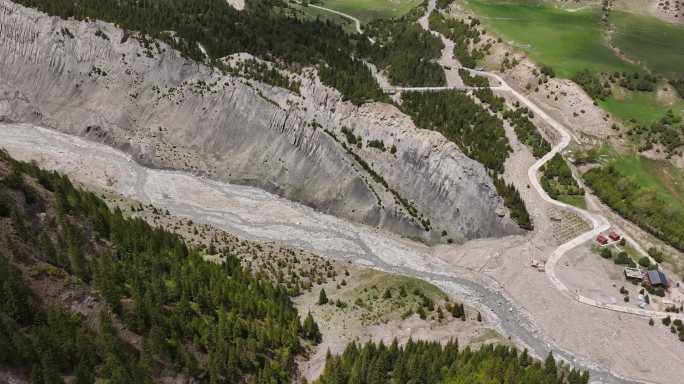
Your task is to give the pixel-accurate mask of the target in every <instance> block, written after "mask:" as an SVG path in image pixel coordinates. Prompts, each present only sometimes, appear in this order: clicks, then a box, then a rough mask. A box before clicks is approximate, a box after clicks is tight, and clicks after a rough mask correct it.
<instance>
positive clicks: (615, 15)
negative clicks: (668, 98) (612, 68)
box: [610, 11, 684, 78]
mask: <svg viewBox="0 0 684 384" xmlns="http://www.w3.org/2000/svg"><path fill="white" fill-rule="evenodd" d="M610 22H611V23H612V24H613V25H614V26H615V35H614V37H613V44H614V45H615V46H617V47H619V48H620V50H622V51H623V52H624V53H625V54H626V55H627V56H628V57H630V58H631V59H635V60H639V62H641V63H642V64H643V65H645V66H646V68H648V69H650V70H651V71H653V72H654V73H657V74H660V75H663V76H665V77H668V78H684V26H676V25H673V24H668V23H665V22H662V21H660V20H658V19H655V18H652V17H646V16H639V15H635V14H631V13H626V12H617V11H614V12H612V13H611V16H610Z"/></svg>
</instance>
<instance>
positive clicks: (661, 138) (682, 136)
mask: <svg viewBox="0 0 684 384" xmlns="http://www.w3.org/2000/svg"><path fill="white" fill-rule="evenodd" d="M627 134H628V135H629V136H630V137H631V139H632V140H633V141H634V142H636V144H637V146H638V148H639V150H640V151H647V150H649V149H652V148H653V146H654V145H655V144H660V145H661V146H662V147H663V149H664V151H665V153H666V154H667V155H668V157H670V156H672V155H675V154H681V147H682V146H684V124H682V118H681V117H680V116H679V115H677V114H675V113H674V112H673V111H672V110H671V109H670V110H668V111H667V112H665V115H663V117H662V118H661V119H660V120H658V121H656V122H654V123H652V124H650V125H649V124H638V125H635V126H634V127H633V128H632V129H630V130H629V131H627Z"/></svg>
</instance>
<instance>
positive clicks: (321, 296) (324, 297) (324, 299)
mask: <svg viewBox="0 0 684 384" xmlns="http://www.w3.org/2000/svg"><path fill="white" fill-rule="evenodd" d="M324 304H328V296H327V295H326V294H325V289H324V288H321V292H320V293H319V294H318V305H324Z"/></svg>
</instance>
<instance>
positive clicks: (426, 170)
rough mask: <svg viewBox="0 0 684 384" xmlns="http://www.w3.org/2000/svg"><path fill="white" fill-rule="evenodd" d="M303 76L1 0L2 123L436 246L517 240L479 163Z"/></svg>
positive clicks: (380, 107) (391, 113)
mask: <svg viewBox="0 0 684 384" xmlns="http://www.w3.org/2000/svg"><path fill="white" fill-rule="evenodd" d="M300 79H301V81H302V87H301V94H295V93H292V92H289V91H287V90H284V89H280V88H275V87H271V86H268V85H266V84H262V83H258V82H254V81H252V80H248V79H244V78H240V77H233V76H226V75H223V74H221V73H219V72H218V71H216V70H213V69H212V68H210V67H207V66H204V65H201V64H197V63H195V62H192V61H190V60H187V59H185V58H183V57H181V55H180V54H179V53H178V52H176V51H174V50H173V49H171V48H169V47H168V46H166V45H164V44H161V43H159V44H157V43H152V44H147V45H146V44H144V43H142V42H141V41H140V40H138V39H135V38H130V37H128V34H127V33H125V32H124V31H122V30H121V29H118V28H117V27H115V26H114V25H112V24H108V23H103V22H95V21H92V22H80V21H74V20H61V19H59V18H56V17H50V16H47V15H45V14H42V13H39V12H37V11H35V10H31V9H27V8H24V7H22V6H18V5H15V4H14V3H12V2H10V1H8V0H0V119H5V120H9V121H18V122H30V123H33V124H38V125H43V126H47V127H51V128H54V129H57V130H60V131H63V132H67V133H70V134H75V135H81V136H86V137H88V138H90V139H92V140H97V141H101V142H105V143H107V144H109V145H112V146H114V147H117V148H120V149H123V150H126V151H128V152H129V153H131V154H133V155H134V156H135V158H136V159H137V161H139V162H140V163H142V164H145V165H148V166H152V167H158V168H173V169H180V170H186V171H189V172H194V173H199V174H203V175H207V176H208V177H212V178H216V179H220V180H224V181H230V182H234V183H243V184H249V185H254V186H258V187H261V188H264V189H266V190H269V191H273V192H277V193H279V194H281V195H282V196H284V197H286V198H289V199H292V200H295V201H299V202H302V203H305V204H307V205H310V206H312V207H314V208H316V209H318V210H321V211H324V212H327V213H332V214H335V215H338V216H341V217H345V218H348V219H351V220H354V221H357V222H362V223H365V224H369V225H372V226H379V227H382V228H385V229H389V230H392V231H394V232H396V233H399V234H402V235H405V236H409V237H417V238H422V239H424V240H426V241H428V242H438V241H445V240H446V238H448V237H450V238H452V239H454V241H457V242H461V241H465V240H467V239H473V238H479V237H494V236H503V235H508V234H513V233H520V230H519V229H518V228H517V226H516V225H515V224H514V223H513V222H512V221H511V220H510V218H509V217H508V215H507V213H506V210H505V209H504V208H503V204H502V199H501V198H500V197H499V196H497V194H496V192H495V189H494V186H493V184H492V181H491V179H490V178H489V177H488V176H487V174H486V171H485V169H484V168H483V167H482V165H480V164H479V163H477V162H475V161H473V160H471V159H469V158H467V157H466V156H465V155H463V153H462V152H461V151H460V150H459V149H458V148H457V147H456V146H455V145H454V144H452V143H450V142H448V141H446V140H445V139H444V137H443V136H441V135H440V134H438V133H435V132H430V131H425V130H419V129H416V127H415V126H414V124H413V123H412V122H411V120H410V118H408V117H407V116H405V115H404V114H402V113H401V112H399V111H398V110H397V109H396V108H395V107H394V106H391V105H387V104H381V103H374V104H367V105H364V106H361V107H356V106H354V105H352V104H350V103H347V102H344V101H343V100H342V98H341V96H340V95H339V93H338V92H337V91H335V90H333V89H331V88H328V87H326V86H323V85H322V84H320V82H319V81H318V80H317V77H316V75H315V71H314V70H305V71H304V72H303V73H302V74H301V75H300ZM343 127H344V128H347V129H349V130H351V131H353V133H354V135H356V136H361V138H362V141H363V145H362V147H361V148H359V147H357V146H354V145H348V144H347V145H342V143H347V139H346V137H345V135H344V134H343V133H342V129H343ZM370 140H380V141H382V142H383V144H384V145H385V147H386V149H387V150H386V151H381V150H379V149H377V148H373V147H369V146H368V145H367V144H368V142H369V141H370ZM0 145H1V143H0ZM393 145H394V146H395V147H396V153H391V151H390V148H391V147H392V146H393ZM350 150H351V151H352V152H353V153H352V152H350ZM364 163H365V164H364ZM428 220H429V224H428ZM426 227H429V228H431V230H429V231H427V230H426ZM443 230H446V231H447V234H448V235H447V236H442V235H441V233H442V231H443Z"/></svg>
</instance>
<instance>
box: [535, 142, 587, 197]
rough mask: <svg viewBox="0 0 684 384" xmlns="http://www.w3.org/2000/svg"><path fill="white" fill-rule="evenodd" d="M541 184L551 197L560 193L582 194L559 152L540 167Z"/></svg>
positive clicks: (581, 189)
mask: <svg viewBox="0 0 684 384" xmlns="http://www.w3.org/2000/svg"><path fill="white" fill-rule="evenodd" d="M541 171H542V175H541V185H542V187H543V188H544V190H545V191H546V193H548V194H549V196H551V198H553V199H557V198H558V196H560V195H576V196H584V189H583V188H581V187H580V186H579V185H578V184H577V181H576V180H575V178H574V177H573V176H572V171H571V170H570V167H569V166H568V164H567V163H566V162H565V160H564V159H563V157H562V156H561V155H560V154H558V153H557V154H556V155H555V156H554V157H553V158H551V160H549V162H547V163H546V164H545V165H544V167H542V169H541Z"/></svg>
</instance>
